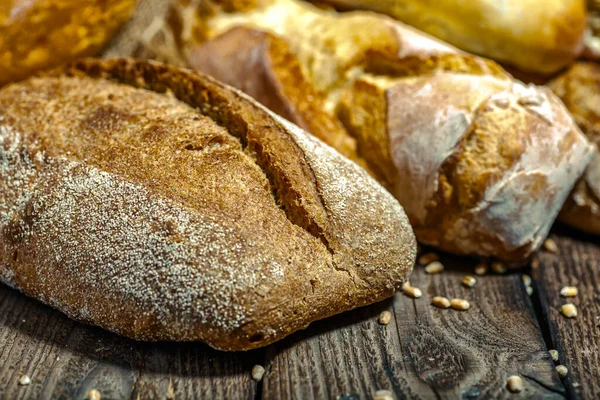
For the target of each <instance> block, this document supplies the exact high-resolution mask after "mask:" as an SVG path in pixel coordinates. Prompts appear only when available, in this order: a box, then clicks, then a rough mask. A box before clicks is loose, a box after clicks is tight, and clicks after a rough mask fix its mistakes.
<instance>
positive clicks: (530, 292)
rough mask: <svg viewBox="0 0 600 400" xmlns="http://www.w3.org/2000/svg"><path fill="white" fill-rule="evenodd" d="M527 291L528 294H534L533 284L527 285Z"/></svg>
mask: <svg viewBox="0 0 600 400" xmlns="http://www.w3.org/2000/svg"><path fill="white" fill-rule="evenodd" d="M525 291H526V292H527V295H528V296H531V295H532V294H533V288H532V287H531V286H525Z"/></svg>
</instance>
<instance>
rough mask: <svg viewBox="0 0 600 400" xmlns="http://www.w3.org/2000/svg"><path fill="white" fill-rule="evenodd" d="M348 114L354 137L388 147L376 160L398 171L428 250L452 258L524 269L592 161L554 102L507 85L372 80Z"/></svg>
mask: <svg viewBox="0 0 600 400" xmlns="http://www.w3.org/2000/svg"><path fill="white" fill-rule="evenodd" d="M455 57H459V56H455ZM449 65H452V64H449ZM458 65H461V64H460V63H459V64H458ZM382 93H383V95H382ZM340 108H341V109H342V110H343V112H344V114H345V115H350V116H352V117H354V119H352V118H349V119H344V122H345V125H346V126H347V127H348V129H349V130H350V132H351V133H352V134H354V135H356V136H357V137H361V138H366V139H365V140H371V141H376V142H375V143H374V144H373V147H378V148H384V147H383V144H382V143H383V139H384V138H387V139H388V142H387V144H386V147H387V152H388V156H387V157H382V156H381V155H379V154H375V155H374V157H377V158H379V159H383V160H386V164H387V163H390V165H391V167H390V168H389V169H388V171H389V174H390V175H389V176H388V180H390V183H388V188H389V190H390V191H391V192H392V194H394V195H395V196H396V198H398V199H399V200H400V203H401V204H403V206H404V208H405V210H406V212H407V214H408V216H409V218H410V220H411V224H412V226H413V228H414V229H415V234H416V235H417V237H418V238H419V240H420V241H422V242H424V243H427V244H430V245H433V246H436V247H439V248H441V249H443V250H446V251H449V252H455V253H466V254H479V255H483V256H494V257H498V258H502V259H505V260H511V261H518V260H522V259H524V258H525V257H527V256H528V255H530V254H531V253H532V252H533V251H535V249H537V248H538V247H539V245H540V244H541V242H542V241H543V239H544V237H545V236H546V234H547V232H548V230H549V229H550V226H551V224H552V222H553V221H554V218H555V217H556V215H557V214H558V211H559V209H560V206H561V205H562V203H563V202H564V200H565V198H566V196H567V194H568V192H569V191H570V189H571V187H572V185H573V183H574V182H575V181H576V179H577V178H578V177H579V176H580V175H581V173H582V172H583V169H584V168H585V166H586V165H587V163H588V162H589V160H590V158H591V148H590V147H589V145H588V143H587V142H586V140H585V139H584V138H583V137H582V135H581V133H580V132H579V130H578V129H577V128H576V127H575V126H574V125H573V123H572V122H571V119H570V116H569V115H568V113H567V112H566V110H564V108H563V107H562V105H561V104H560V102H559V101H558V100H557V99H556V98H555V97H554V96H552V95H551V94H550V93H549V92H548V91H547V90H546V91H544V90H541V89H539V88H535V87H532V86H530V87H526V86H524V85H522V84H520V83H517V82H514V81H512V80H510V79H508V78H507V77H506V76H504V77H503V76H502V75H500V76H498V77H494V76H486V75H484V76H477V75H471V74H464V73H454V72H453V71H444V72H440V73H436V74H433V75H429V76H427V75H425V76H407V77H402V78H385V79H384V78H374V77H366V78H362V79H358V80H357V81H355V82H354V84H353V86H351V87H350V88H348V90H347V92H346V93H345V94H344V96H343V97H342V102H341V104H340ZM382 116H384V118H385V119H384V122H382V121H381V120H382ZM358 143H359V154H362V153H360V151H361V148H362V141H361V140H359V141H358ZM540 154H543V155H544V156H543V157H540ZM377 158H374V159H369V158H367V161H369V162H371V163H374V162H376V159H377Z"/></svg>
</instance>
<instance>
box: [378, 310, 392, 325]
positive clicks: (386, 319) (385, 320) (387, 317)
mask: <svg viewBox="0 0 600 400" xmlns="http://www.w3.org/2000/svg"><path fill="white" fill-rule="evenodd" d="M391 320H392V313H391V312H389V311H382V312H381V314H379V318H378V319H377V321H378V322H379V323H380V324H381V325H387V324H389V323H390V321H391Z"/></svg>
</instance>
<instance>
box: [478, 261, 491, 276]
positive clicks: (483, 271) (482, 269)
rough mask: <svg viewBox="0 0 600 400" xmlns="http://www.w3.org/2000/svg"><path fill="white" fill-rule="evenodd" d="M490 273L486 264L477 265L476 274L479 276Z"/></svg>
mask: <svg viewBox="0 0 600 400" xmlns="http://www.w3.org/2000/svg"><path fill="white" fill-rule="evenodd" d="M487 272H488V266H487V264H486V263H480V264H477V266H476V267H475V274H477V275H485V274H487Z"/></svg>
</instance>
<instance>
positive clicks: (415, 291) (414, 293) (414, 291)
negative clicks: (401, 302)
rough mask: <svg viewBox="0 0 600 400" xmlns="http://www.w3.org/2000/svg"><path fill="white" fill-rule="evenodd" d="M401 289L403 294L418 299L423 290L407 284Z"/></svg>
mask: <svg viewBox="0 0 600 400" xmlns="http://www.w3.org/2000/svg"><path fill="white" fill-rule="evenodd" d="M402 291H403V292H404V294H406V295H408V296H410V297H412V298H415V299H418V298H419V297H421V296H423V292H422V291H421V289H419V288H416V287H412V286H408V287H406V288H404V289H403V290H402Z"/></svg>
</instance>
